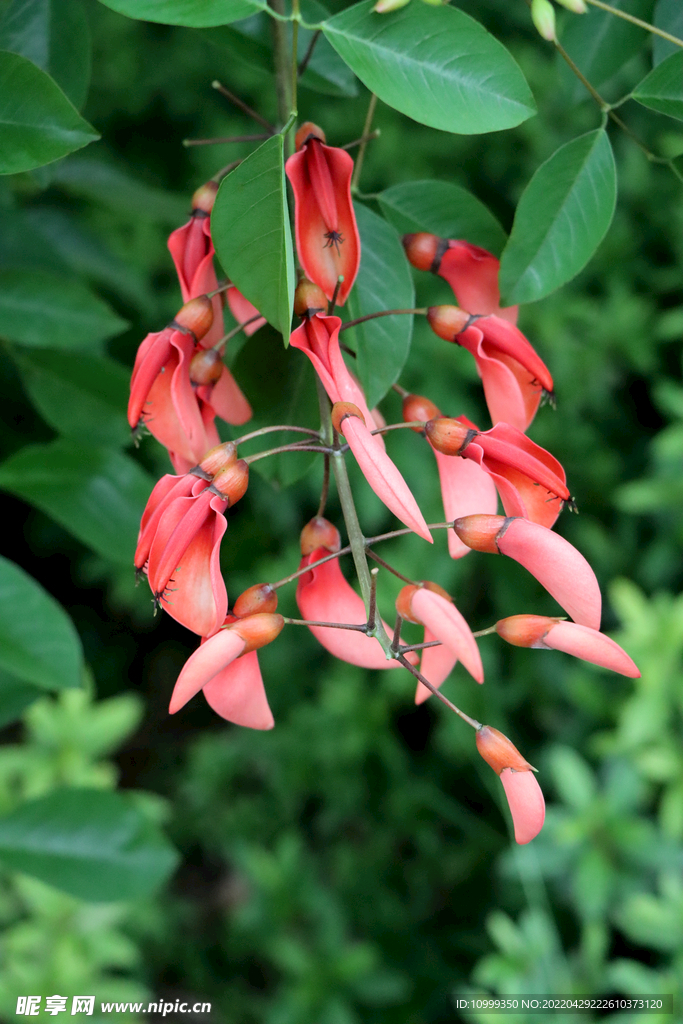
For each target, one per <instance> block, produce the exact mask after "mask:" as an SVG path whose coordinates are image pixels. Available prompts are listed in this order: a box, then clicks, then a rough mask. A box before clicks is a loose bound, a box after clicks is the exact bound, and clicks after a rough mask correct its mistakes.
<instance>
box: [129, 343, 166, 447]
mask: <svg viewBox="0 0 683 1024" xmlns="http://www.w3.org/2000/svg"><path fill="white" fill-rule="evenodd" d="M172 333H173V332H172V331H171V330H169V328H168V327H166V328H164V330H163V331H158V332H157V333H155V334H148V335H147V337H146V338H145V339H144V341H143V342H141V344H140V347H139V349H138V351H137V355H136V356H135V365H134V366H133V373H132V375H131V378H130V398H129V399H128V423H129V425H130V427H131V429H132V430H135V428H136V427H137V425H138V423H139V422H140V419H141V418H142V416H143V412H144V408H145V403H146V402H147V400H148V397H149V393H150V390H151V388H152V385H153V384H154V382H155V381H156V379H157V377H158V376H159V374H160V373H161V371H162V369H163V367H164V366H165V364H166V363H167V362H168V360H169V358H170V357H171V354H172V348H171V335H172Z"/></svg>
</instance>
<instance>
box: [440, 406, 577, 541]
mask: <svg viewBox="0 0 683 1024" xmlns="http://www.w3.org/2000/svg"><path fill="white" fill-rule="evenodd" d="M425 433H426V435H427V438H428V439H429V441H430V443H431V444H432V446H433V447H434V448H435V449H437V450H438V451H440V452H442V453H443V454H444V455H447V456H455V455H459V456H461V457H462V458H464V459H472V460H473V461H474V462H476V463H477V464H478V465H479V466H481V468H482V469H483V470H485V471H486V472H487V473H489V474H490V475H491V477H492V479H493V481H494V483H495V485H496V487H497V489H498V493H499V494H500V497H501V500H502V502H503V507H504V509H505V511H506V513H507V515H509V516H523V517H524V518H525V519H531V520H533V522H535V523H540V524H541V526H547V527H549V528H550V527H551V526H552V525H553V524H554V522H555V520H556V519H557V517H558V515H559V514H560V511H561V510H562V507H563V505H564V503H569V505H570V507H573V503H572V499H571V496H570V494H569V491H568V490H567V484H566V477H565V473H564V470H563V468H562V466H561V465H560V463H559V462H558V461H557V459H555V458H553V456H552V455H551V454H550V453H549V452H547V451H546V450H545V449H544V448H541V447H540V446H539V445H537V444H534V442H533V441H530V440H529V438H528V437H527V436H526V435H525V434H523V433H522V432H521V430H516V429H515V428H514V427H510V426H508V424H507V423H497V424H496V426H495V427H491V429H490V430H486V431H484V432H483V433H482V432H481V431H479V430H477V428H476V426H475V425H474V423H472V422H471V421H470V420H468V419H467V418H466V417H465V416H460V417H458V418H457V419H449V418H448V417H445V416H441V417H438V418H437V419H433V420H430V421H429V422H428V423H427V424H426V426H425Z"/></svg>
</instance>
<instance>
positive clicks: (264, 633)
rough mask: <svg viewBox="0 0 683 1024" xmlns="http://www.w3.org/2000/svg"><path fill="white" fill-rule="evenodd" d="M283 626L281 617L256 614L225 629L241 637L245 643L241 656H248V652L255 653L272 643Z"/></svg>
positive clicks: (265, 613)
mask: <svg viewBox="0 0 683 1024" xmlns="http://www.w3.org/2000/svg"><path fill="white" fill-rule="evenodd" d="M284 624H285V620H284V619H283V618H282V616H281V615H273V614H270V613H268V612H258V613H257V614H256V615H247V617H246V618H244V619H238V620H237V622H233V623H232V625H231V626H228V627H227V628H228V629H231V630H233V631H234V632H235V633H237V635H238V636H241V637H242V639H243V640H244V641H245V643H246V646H245V648H244V650H243V651H242V654H249V652H250V651H257V650H258V649H259V647H265V645H266V644H269V643H272V641H273V640H274V639H275V637H276V636H278V635H279V634H280V633H281V632H282V627H283V626H284Z"/></svg>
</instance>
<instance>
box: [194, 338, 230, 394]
mask: <svg viewBox="0 0 683 1024" xmlns="http://www.w3.org/2000/svg"><path fill="white" fill-rule="evenodd" d="M222 373H223V358H222V356H221V355H220V353H219V352H217V351H216V349H215V348H204V349H200V351H199V352H195V354H194V355H193V356H192V359H191V360H190V383H191V384H196V385H197V386H198V387H205V386H208V385H211V384H217V383H218V381H219V380H220V378H221V374H222Z"/></svg>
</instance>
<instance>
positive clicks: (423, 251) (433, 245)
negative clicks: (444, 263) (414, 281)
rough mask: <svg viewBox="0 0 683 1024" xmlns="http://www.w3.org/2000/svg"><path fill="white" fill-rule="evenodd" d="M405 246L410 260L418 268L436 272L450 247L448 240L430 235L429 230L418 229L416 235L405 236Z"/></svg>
mask: <svg viewBox="0 0 683 1024" xmlns="http://www.w3.org/2000/svg"><path fill="white" fill-rule="evenodd" d="M403 248H404V249H405V251H406V256H407V257H408V261H409V262H410V263H412V265H413V266H414V267H415V268H416V269H417V270H430V271H431V272H432V274H435V273H436V272H437V270H438V269H439V265H440V264H441V258H442V256H443V254H444V252H445V251H446V249H447V248H448V240H447V239H446V238H439V236H438V235H430V234H429V233H428V232H427V231H418V232H417V233H416V234H414V235H404V236H403Z"/></svg>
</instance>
